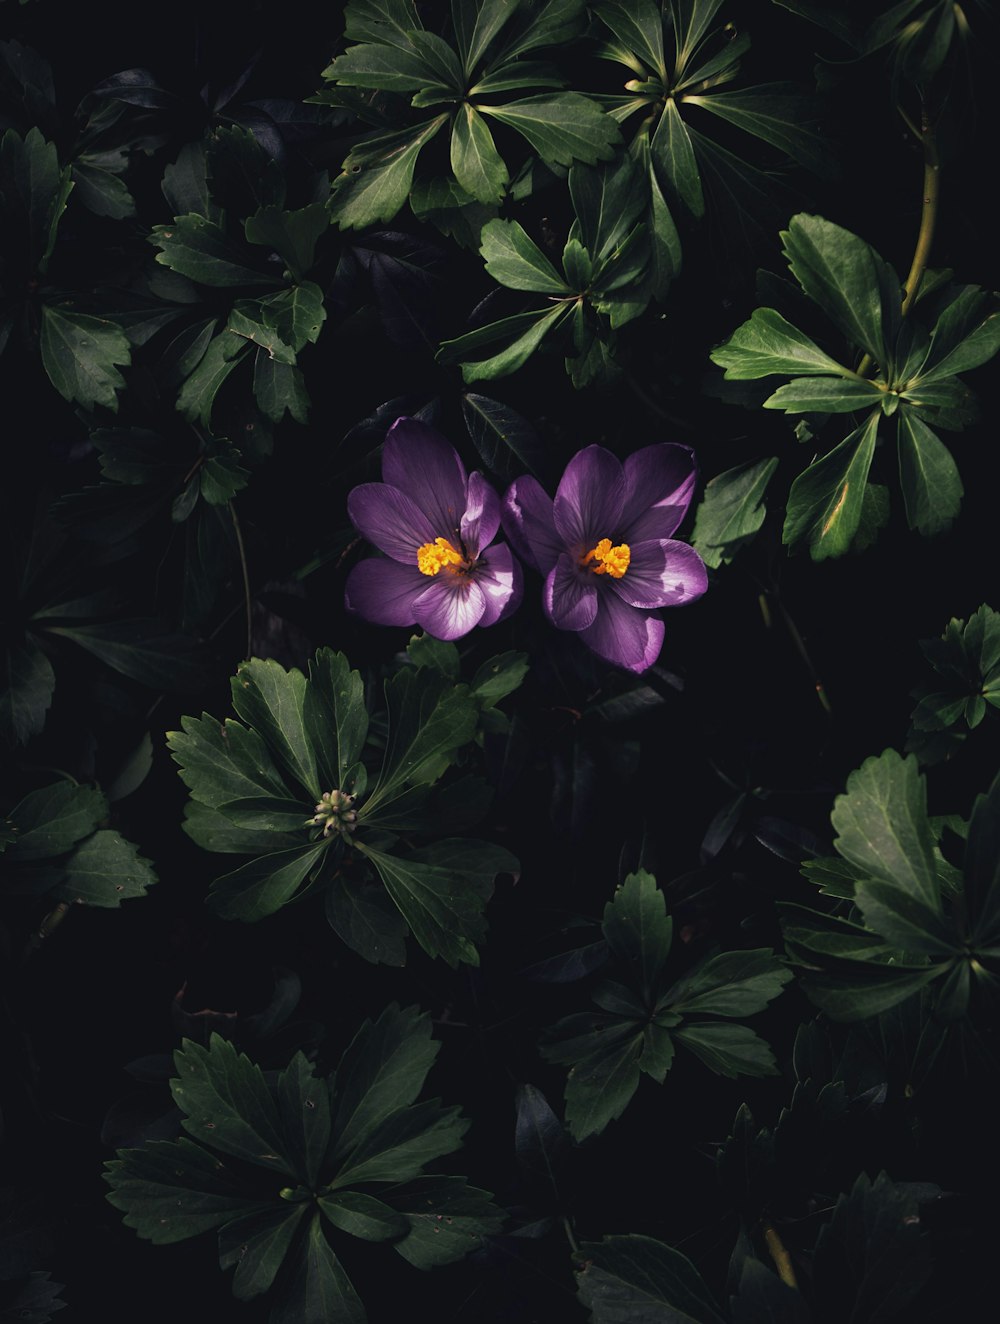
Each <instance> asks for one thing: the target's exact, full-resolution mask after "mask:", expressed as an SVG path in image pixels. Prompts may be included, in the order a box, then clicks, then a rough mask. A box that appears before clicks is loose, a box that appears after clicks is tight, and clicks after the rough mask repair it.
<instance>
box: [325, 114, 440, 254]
mask: <svg viewBox="0 0 1000 1324" xmlns="http://www.w3.org/2000/svg"><path fill="white" fill-rule="evenodd" d="M447 120H448V116H447V115H438V116H436V117H435V118H434V119H432V120H430V121H429V122H428V123H427V124H424V125H421V126H420V127H419V128H417V129H404V130H403V131H402V132H400V133H389V134H383V135H381V136H380V137H377V138H372V139H369V140H368V141H367V142H366V143H365V144H364V155H363V159H359V155H360V154H359V152H358V150H357V149H355V151H354V152H353V153H352V154H351V155H350V156H348V158H347V160H346V161H345V162H344V173H343V174H342V175H340V176H339V177H338V178H337V179H336V180H335V181H334V192H333V196H332V198H331V202H330V210H331V214H332V216H333V220H334V221H335V222H336V223H337V225H339V226H340V228H341V229H342V230H360V229H363V228H364V227H365V226H366V225H374V224H375V223H376V222H378V221H383V222H387V221H391V220H392V218H393V217H394V216H395V215H396V213H397V212H398V211H399V209H400V207H402V205H403V203H404V202H405V201H406V199H407V195H408V194H409V192H410V187H411V185H412V183H413V170H414V167H415V166H416V163H417V157H418V156H419V155H420V152H421V149H422V148H423V147H424V145H425V144H426V143H428V142H430V140H431V138H433V137H434V135H435V134H436V133H437V132H438V130H439V129H440V128H441V127H442V125H444V124H445V123H447Z"/></svg>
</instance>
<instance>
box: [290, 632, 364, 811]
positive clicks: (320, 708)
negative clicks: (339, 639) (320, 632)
mask: <svg viewBox="0 0 1000 1324" xmlns="http://www.w3.org/2000/svg"><path fill="white" fill-rule="evenodd" d="M302 726H303V731H304V733H305V736H306V738H307V739H308V741H309V743H310V745H311V747H312V750H313V753H314V756H315V760H316V771H317V777H318V781H319V785H320V786H321V788H322V789H323V790H324V791H332V790H341V789H343V788H344V786H345V782H346V779H347V775H348V772H349V771H350V769H351V768H352V767H353V766H354V764H355V763H356V762H357V761H358V759H359V758H360V756H361V750H362V748H363V747H364V743H365V736H366V735H367V734H368V711H367V709H366V708H365V687H364V682H363V681H362V679H361V675H360V673H359V672H357V671H352V670H351V664H350V663H349V662H348V660H347V658H346V657H345V656H344V655H343V653H335V652H334V651H333V649H332V648H321V649H319V650H318V652H317V653H316V655H315V656H314V657H313V658H312V659H311V660H310V662H309V678H308V681H307V682H306V686H305V693H304V695H303V699H302Z"/></svg>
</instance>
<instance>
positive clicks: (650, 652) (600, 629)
mask: <svg viewBox="0 0 1000 1324" xmlns="http://www.w3.org/2000/svg"><path fill="white" fill-rule="evenodd" d="M580 638H581V639H582V640H583V642H584V643H585V644H586V645H587V647H588V648H591V649H593V651H594V652H595V653H597V655H598V656H599V657H603V658H604V659H605V661H607V662H613V663H614V664H615V666H618V667H625V668H626V670H628V671H645V670H646V668H647V667H651V666H652V665H653V663H654V662H655V661H656V659H657V658H658V657H659V656H660V649H661V648H662V647H663V622H662V621H661V620H660V618H659V617H658V616H653V615H651V614H650V613H649V612H646V611H642V610H641V609H640V608H639V607H630V606H629V605H628V603H626V602H622V600H621V599H620V598H617V597H615V595H614V594H613V593H602V594H601V601H600V606H599V608H598V612H597V619H596V620H595V621H594V623H593V625H591V626H590V628H589V629H587V630H581V632H580Z"/></svg>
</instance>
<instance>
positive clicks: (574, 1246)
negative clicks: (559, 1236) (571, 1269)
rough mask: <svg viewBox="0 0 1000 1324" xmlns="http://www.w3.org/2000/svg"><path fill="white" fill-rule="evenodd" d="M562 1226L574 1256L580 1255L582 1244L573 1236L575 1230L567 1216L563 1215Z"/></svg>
mask: <svg viewBox="0 0 1000 1324" xmlns="http://www.w3.org/2000/svg"><path fill="white" fill-rule="evenodd" d="M562 1225H563V1231H564V1232H565V1233H566V1240H567V1241H568V1242H569V1248H570V1250H571V1251H572V1252H573V1254H574V1255H579V1254H580V1243H579V1242H578V1241H577V1239H576V1237H575V1236H574V1235H573V1228H572V1226H571V1225H570V1221H569V1219H568V1218H567V1217H566V1215H565V1214H563V1216H562Z"/></svg>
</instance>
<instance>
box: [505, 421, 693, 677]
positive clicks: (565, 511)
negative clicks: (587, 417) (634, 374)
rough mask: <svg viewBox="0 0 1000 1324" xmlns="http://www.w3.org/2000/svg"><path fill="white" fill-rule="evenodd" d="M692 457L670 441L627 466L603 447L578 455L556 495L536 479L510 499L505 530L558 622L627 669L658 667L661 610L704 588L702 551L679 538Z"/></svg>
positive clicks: (517, 486)
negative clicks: (535, 574) (541, 581)
mask: <svg viewBox="0 0 1000 1324" xmlns="http://www.w3.org/2000/svg"><path fill="white" fill-rule="evenodd" d="M694 483H695V465H694V456H693V454H692V452H691V451H690V450H689V449H688V447H686V446H674V445H670V444H669V443H663V444H662V445H658V446H646V447H644V448H643V449H642V450H640V451H636V452H635V454H634V455H630V456H629V457H628V459H627V460H626V461H625V463H624V465H622V464H620V463H619V462H618V460H616V459H615V457H614V456H613V455H612V454H611V452H610V451H606V450H605V449H604V447H603V446H588V447H587V448H586V449H585V450H582V451H579V452H578V453H577V454H576V455H575V456H574V457H573V459H572V460H570V462H569V464H568V465H567V466H566V472H565V473H564V474H563V476H562V480H561V481H560V483H559V487H558V489H557V491H556V495H555V500H554V501H553V500H552V498H551V497H549V496H548V495H547V494H546V492H545V491H544V490H543V489H542V487H541V486H540V484H539V483H538V482H536V480H535V479H534V478H531V477H528V476H525V477H523V478H518V479H517V480H516V482H514V483H512V484H511V486H510V487H509V488H508V490H507V493H506V495H505V497H504V508H503V527H504V532H505V533H506V534H507V536H508V537H509V538H510V540H511V543H512V544H513V546H514V549H515V551H517V553H518V555H520V556H521V557H523V559H524V560H525V561H527V562H528V563H529V564H530V565H533V566H534V567H535V569H536V570H539V571H540V572H541V573H542V574H543V575H545V577H546V578H545V589H544V594H543V601H544V603H545V610H546V612H547V614H548V617H549V619H550V620H551V621H552V623H553V625H556V626H558V627H559V629H560V630H575V631H577V633H578V634H579V635H580V638H581V639H582V640H583V641H584V643H585V644H586V645H587V646H588V647H589V648H591V649H593V651H594V652H595V653H597V654H598V655H599V656H600V657H603V658H605V659H606V660H607V661H608V662H614V663H615V664H616V665H617V666H620V667H626V668H628V670H629V671H645V670H646V668H647V667H650V666H652V665H653V663H654V662H655V661H656V659H657V657H659V654H660V648H661V646H662V644H663V621H662V620H661V618H660V615H659V608H661V607H677V606H680V604H681V603H684V602H691V601H693V600H694V599H695V598H698V597H700V596H701V595H702V593H704V592H705V589H706V588H707V587H708V576H707V574H706V571H705V566H704V563H703V562H702V559H701V557H700V556H699V555H698V553H697V552H696V551H694V549H693V548H691V547H688V546H687V544H686V543H682V542H677V541H676V540H675V539H673V538H671V536H670V535H671V534H672V533H673V532H674V530H675V529H676V528H677V526H678V525H679V524H680V522H681V520H682V519H683V518H684V515H685V512H686V511H687V508H688V506H689V505H690V503H691V496H692V493H693V492H694Z"/></svg>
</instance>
